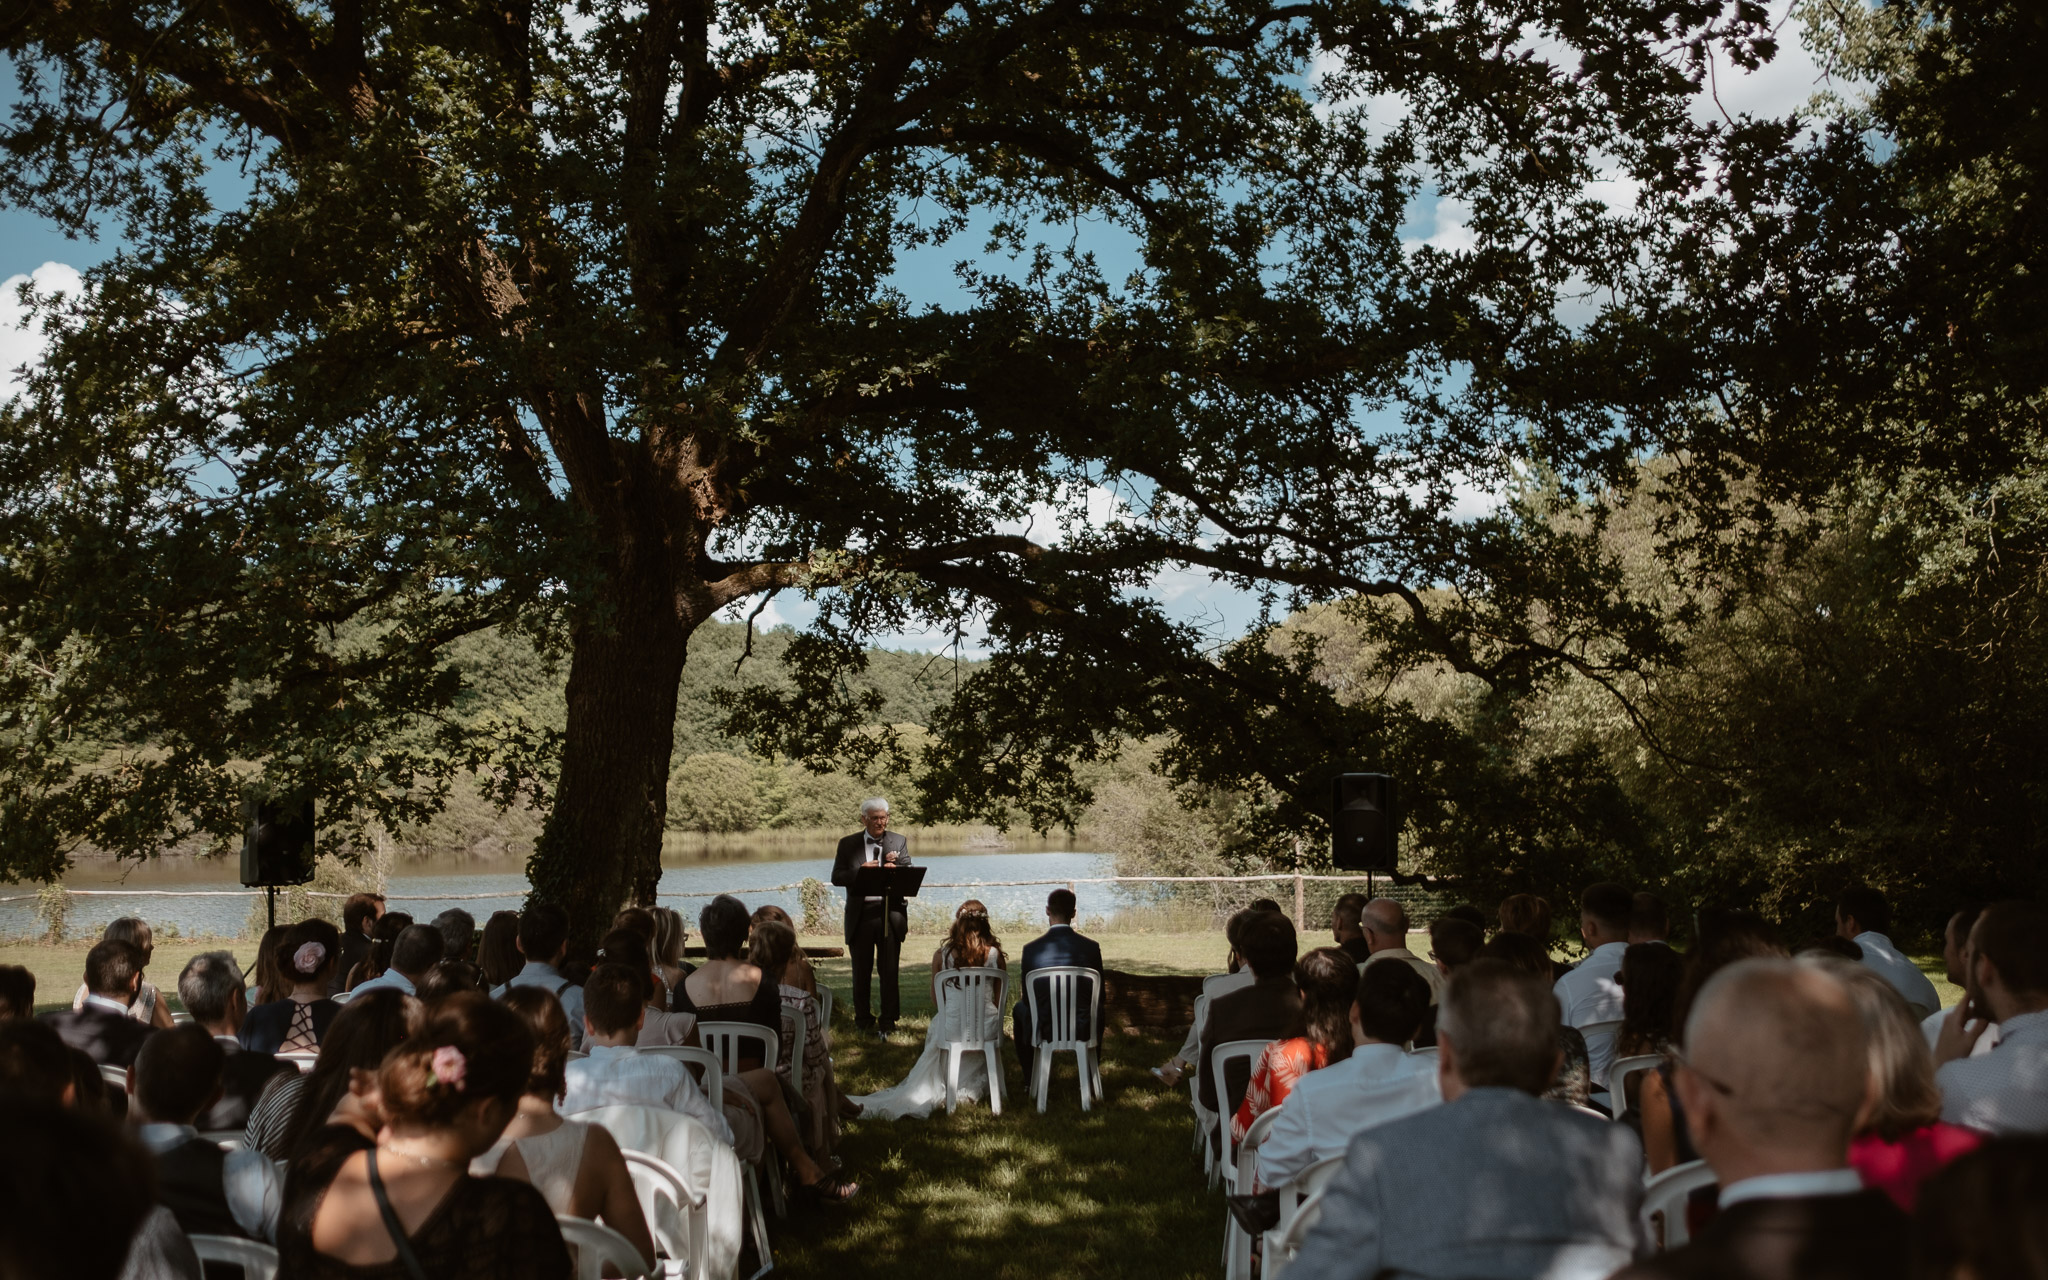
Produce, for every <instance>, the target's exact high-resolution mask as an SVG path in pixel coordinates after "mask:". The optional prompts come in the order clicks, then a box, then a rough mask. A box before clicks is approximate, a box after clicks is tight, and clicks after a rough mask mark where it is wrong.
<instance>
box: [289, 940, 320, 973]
mask: <svg viewBox="0 0 2048 1280" xmlns="http://www.w3.org/2000/svg"><path fill="white" fill-rule="evenodd" d="M326 958H327V948H326V947H323V946H321V945H320V944H319V943H317V942H307V943H302V944H300V946H299V949H298V950H297V951H294V952H292V968H293V969H294V970H296V971H298V972H299V973H318V972H319V971H320V962H321V961H322V960H325V959H326Z"/></svg>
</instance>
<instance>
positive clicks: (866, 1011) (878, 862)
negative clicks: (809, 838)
mask: <svg viewBox="0 0 2048 1280" xmlns="http://www.w3.org/2000/svg"><path fill="white" fill-rule="evenodd" d="M860 827H861V829H860V830H858V831H856V832H854V833H853V834H852V835H850V836H847V837H846V838H845V839H843V840H841V841H840V842H839V853H838V856H837V857H835V858H834V859H833V860H832V883H833V884H836V885H841V886H844V887H846V891H847V892H846V950H847V953H848V954H849V955H851V956H852V957H853V1020H854V1025H855V1026H856V1027H858V1028H859V1029H860V1030H862V1031H873V1030H875V1029H876V1022H875V1015H874V1013H873V1012H872V1010H871V1009H870V1007H869V1004H868V980H869V975H871V974H873V973H874V972H875V962H876V960H877V959H878V958H879V959H880V961H881V971H882V972H881V977H882V983H881V985H882V1018H881V1023H880V1030H881V1033H882V1034H883V1035H885V1036H886V1035H888V1034H889V1033H890V1032H892V1031H894V1030H895V1029H896V1018H897V1016H898V1014H899V1013H900V1012H901V1011H902V1004H901V1001H900V999H899V998H898V995H897V991H896V964H897V961H898V960H900V959H901V958H902V955H903V935H904V934H905V933H906V932H907V931H908V930H909V927H910V919H909V913H908V912H907V911H906V909H905V908H904V905H903V899H901V898H897V897H889V898H888V899H886V900H884V899H883V898H881V897H879V896H869V895H857V894H855V893H854V892H853V889H852V885H853V877H854V873H855V872H857V871H859V870H860V869H861V868H862V867H884V866H887V867H907V866H909V865H910V846H909V842H908V841H906V840H904V838H903V837H902V835H901V834H899V833H897V832H894V831H891V830H889V802H888V801H887V800H885V799H883V798H882V797H881V796H871V797H869V798H868V799H867V800H864V801H862V802H861V806H860Z"/></svg>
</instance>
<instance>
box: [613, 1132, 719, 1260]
mask: <svg viewBox="0 0 2048 1280" xmlns="http://www.w3.org/2000/svg"><path fill="white" fill-rule="evenodd" d="M619 1154H620V1155H621V1156H623V1157H625V1160H626V1173H627V1174H628V1175H629V1176H631V1177H632V1179H633V1194H634V1196H635V1197H636V1198H637V1199H638V1200H639V1201H640V1215H641V1216H642V1217H644V1218H646V1219H647V1230H648V1232H649V1233H650V1234H651V1235H653V1237H654V1247H655V1248H656V1249H657V1250H659V1251H660V1253H661V1255H662V1256H661V1257H659V1258H657V1259H655V1261H657V1262H658V1263H660V1264H661V1268H660V1269H661V1272H662V1274H663V1275H664V1276H666V1277H678V1276H684V1275H687V1274H689V1270H690V1259H691V1257H692V1256H693V1253H692V1250H693V1248H694V1246H693V1244H692V1243H691V1240H690V1213H691V1211H692V1210H694V1209H701V1208H703V1206H704V1193H703V1192H701V1191H693V1190H692V1189H691V1187H690V1184H689V1180H688V1179H686V1178H684V1177H683V1174H682V1171H681V1170H679V1169H677V1168H676V1167H675V1166H674V1165H672V1164H669V1163H668V1162H667V1161H665V1160H661V1159H659V1158H657V1157H655V1156H651V1155H648V1154H647V1153H646V1152H645V1151H621V1152H619Z"/></svg>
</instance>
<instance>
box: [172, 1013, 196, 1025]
mask: <svg viewBox="0 0 2048 1280" xmlns="http://www.w3.org/2000/svg"><path fill="white" fill-rule="evenodd" d="M190 1021H192V1015H191V1014H189V1013H186V1012H185V1011H184V1010H182V1009H180V1010H178V1011H177V1012H176V1013H173V1014H172V1015H171V1025H172V1026H178V1025H180V1024H182V1023H187V1022H190Z"/></svg>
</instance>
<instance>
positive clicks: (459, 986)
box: [413, 960, 483, 1004]
mask: <svg viewBox="0 0 2048 1280" xmlns="http://www.w3.org/2000/svg"><path fill="white" fill-rule="evenodd" d="M413 985H414V991H413V994H414V995H416V996H418V997H419V998H420V1000H421V1001H422V1002H424V1003H426V1004H432V1003H434V1001H436V1000H439V999H441V998H442V997H444V996H452V995H454V994H455V993H456V992H458V991H481V990H483V971H482V970H481V969H478V968H477V967H476V966H475V965H473V964H471V963H470V962H469V961H467V960H442V961H439V962H437V963H436V964H435V965H434V967H433V968H431V969H429V970H427V971H426V972H425V973H423V974H421V975H420V980H419V981H418V982H417V983H414V984H413Z"/></svg>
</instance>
